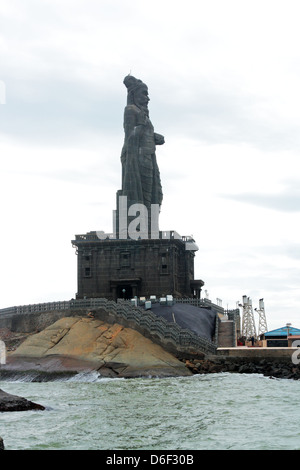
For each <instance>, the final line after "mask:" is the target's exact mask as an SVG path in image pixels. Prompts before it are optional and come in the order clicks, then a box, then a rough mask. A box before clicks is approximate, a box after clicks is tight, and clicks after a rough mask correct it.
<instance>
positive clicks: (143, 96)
mask: <svg viewBox="0 0 300 470" xmlns="http://www.w3.org/2000/svg"><path fill="white" fill-rule="evenodd" d="M123 83H124V85H125V86H126V88H127V104H128V105H129V104H135V105H136V106H138V107H139V108H147V106H148V102H149V101H150V99H149V96H148V87H147V85H146V84H145V83H143V82H142V80H139V79H138V78H135V77H133V76H132V75H127V76H126V77H125V78H124V80H123Z"/></svg>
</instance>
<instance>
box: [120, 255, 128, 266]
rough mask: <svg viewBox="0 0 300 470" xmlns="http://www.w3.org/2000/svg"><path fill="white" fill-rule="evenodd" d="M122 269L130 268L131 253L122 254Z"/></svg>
mask: <svg viewBox="0 0 300 470" xmlns="http://www.w3.org/2000/svg"><path fill="white" fill-rule="evenodd" d="M120 267H121V268H130V253H120Z"/></svg>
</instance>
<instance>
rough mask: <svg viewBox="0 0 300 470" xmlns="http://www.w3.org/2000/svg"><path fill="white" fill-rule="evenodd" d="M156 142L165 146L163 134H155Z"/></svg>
mask: <svg viewBox="0 0 300 470" xmlns="http://www.w3.org/2000/svg"><path fill="white" fill-rule="evenodd" d="M154 142H155V144H156V145H163V144H164V143H165V138H164V136H163V135H161V134H156V133H155V132H154Z"/></svg>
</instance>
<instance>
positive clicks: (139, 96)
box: [134, 86, 150, 107]
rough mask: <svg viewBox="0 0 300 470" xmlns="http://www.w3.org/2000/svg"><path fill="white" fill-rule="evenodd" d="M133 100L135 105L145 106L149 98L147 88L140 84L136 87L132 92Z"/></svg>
mask: <svg viewBox="0 0 300 470" xmlns="http://www.w3.org/2000/svg"><path fill="white" fill-rule="evenodd" d="M134 101H135V104H136V105H137V106H143V107H145V106H147V105H148V103H149V101H150V98H149V96H148V88H147V87H146V86H142V87H140V88H138V89H137V90H136V92H135V94H134Z"/></svg>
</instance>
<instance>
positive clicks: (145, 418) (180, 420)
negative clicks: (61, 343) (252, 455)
mask: <svg viewBox="0 0 300 470" xmlns="http://www.w3.org/2000/svg"><path fill="white" fill-rule="evenodd" d="M26 380H30V378H28V379H26ZM0 388H1V389H2V390H4V391H5V392H8V393H11V394H14V395H18V396H22V397H24V398H27V399H28V400H31V401H33V402H36V403H39V404H41V405H43V406H45V407H46V409H45V410H44V411H24V412H23V411H22V412H20V411H18V412H4V413H0V436H1V437H2V438H3V440H4V444H5V448H6V449H7V450H43V449H46V450H58V449H59V450H104V449H105V450H110V449H113V450H155V449H157V450H168V449H172V450H204V449H206V450H225V449H234V450H238V449H239V450H243V449H244V450H246V449H247V450H255V449H259V450H261V449H265V450H272V449H276V450H287V449H294V450H296V449H298V450H299V449H300V407H299V397H300V381H293V380H287V379H270V378H267V377H264V376H262V375H258V374H231V373H219V374H209V375H194V376H192V377H176V378H175V377H174V378H143V379H142V378H136V379H107V378H101V376H100V375H98V374H97V373H90V374H78V375H77V376H74V377H73V378H71V379H68V380H63V381H53V382H41V383H38V382H28V381H2V382H0Z"/></svg>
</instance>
